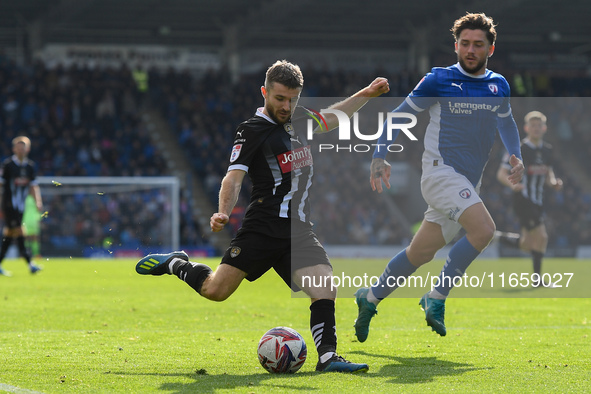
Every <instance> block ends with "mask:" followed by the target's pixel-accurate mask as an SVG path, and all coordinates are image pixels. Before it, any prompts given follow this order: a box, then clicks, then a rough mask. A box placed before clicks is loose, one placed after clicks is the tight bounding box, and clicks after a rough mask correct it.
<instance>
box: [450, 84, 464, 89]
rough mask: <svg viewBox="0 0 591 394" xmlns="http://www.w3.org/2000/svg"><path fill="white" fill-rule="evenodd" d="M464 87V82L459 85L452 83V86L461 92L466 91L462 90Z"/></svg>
mask: <svg viewBox="0 0 591 394" xmlns="http://www.w3.org/2000/svg"><path fill="white" fill-rule="evenodd" d="M462 85H463V82H462V83H460V84H457V83H455V82H452V83H451V86H455V87H456V88H459V89H460V90H461V91H463V90H464V89H462Z"/></svg>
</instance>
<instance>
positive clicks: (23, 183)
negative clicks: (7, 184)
mask: <svg viewBox="0 0 591 394" xmlns="http://www.w3.org/2000/svg"><path fill="white" fill-rule="evenodd" d="M29 182H30V181H29V178H25V177H23V176H21V177H19V178H14V185H15V186H20V187H23V186H27V185H28V184H29Z"/></svg>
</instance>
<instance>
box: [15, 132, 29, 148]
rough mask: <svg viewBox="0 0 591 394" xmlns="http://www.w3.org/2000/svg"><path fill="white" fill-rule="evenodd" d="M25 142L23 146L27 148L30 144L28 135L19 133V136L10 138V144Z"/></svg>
mask: <svg viewBox="0 0 591 394" xmlns="http://www.w3.org/2000/svg"><path fill="white" fill-rule="evenodd" d="M20 143H22V144H25V146H26V147H27V148H28V147H30V146H31V140H30V139H29V137H25V136H24V135H21V136H19V137H15V138H14V139H13V140H12V146H15V145H16V144H20Z"/></svg>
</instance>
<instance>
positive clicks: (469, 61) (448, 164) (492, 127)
mask: <svg viewBox="0 0 591 394" xmlns="http://www.w3.org/2000/svg"><path fill="white" fill-rule="evenodd" d="M451 31H452V33H453V35H454V38H455V52H456V54H457V58H458V62H457V63H456V64H454V65H453V66H449V67H445V68H443V67H441V68H440V67H436V68H433V69H432V70H431V72H430V73H428V74H427V75H426V76H425V77H424V78H423V79H422V80H421V81H420V82H419V83H418V84H417V86H416V87H415V88H414V90H413V91H412V92H411V93H410V94H409V95H408V96H407V98H406V99H405V101H404V102H403V103H402V104H401V105H400V106H399V107H398V108H396V109H395V110H394V112H403V113H412V114H416V113H418V112H421V111H424V110H428V111H429V115H430V122H429V125H428V126H427V129H426V133H425V138H424V145H425V150H424V153H423V158H422V170H423V171H422V176H421V192H422V195H423V198H424V199H425V201H426V202H427V204H428V209H427V211H426V212H425V216H424V219H423V222H422V223H421V226H420V228H419V230H418V232H417V233H416V234H415V236H414V238H413V239H412V241H411V243H410V245H409V246H408V247H407V248H406V249H405V250H403V251H401V252H400V253H399V254H397V255H396V256H394V257H393V258H392V260H391V261H390V262H389V263H388V265H387V266H386V268H385V270H384V272H383V273H382V275H381V276H380V278H379V280H378V281H377V282H376V283H374V284H373V285H372V287H371V288H362V289H359V290H358V291H357V292H356V293H355V297H356V302H357V306H358V317H357V320H356V321H355V334H356V336H357V339H358V340H359V341H360V342H364V341H365V340H366V339H367V336H368V334H369V323H370V321H371V319H372V318H373V316H374V315H376V314H377V305H378V304H379V303H380V301H382V300H383V299H384V298H386V297H387V296H388V295H390V294H391V293H392V292H393V291H394V290H396V288H397V286H396V283H397V280H396V279H398V278H406V277H408V276H410V275H411V274H412V273H413V272H414V271H415V270H416V269H417V268H418V267H420V266H421V265H423V264H426V263H428V262H429V261H431V260H432V259H433V258H434V256H435V253H436V252H437V251H438V250H439V249H441V248H443V247H444V246H445V245H447V244H448V243H449V242H450V241H452V239H453V238H454V237H455V235H456V234H457V233H458V232H459V230H460V228H464V230H465V231H466V235H465V236H464V237H462V238H461V239H460V240H459V241H458V242H456V243H455V245H454V246H453V247H452V248H451V250H450V252H449V256H448V257H447V260H446V262H445V265H444V267H443V269H442V271H441V273H440V275H439V280H438V281H437V283H436V284H435V286H434V288H433V289H432V290H431V291H429V292H427V293H426V294H425V295H424V296H423V297H422V298H421V300H420V305H421V307H422V308H423V310H424V311H425V318H426V321H427V325H429V326H431V328H432V330H433V331H435V332H437V333H438V334H439V335H441V336H444V335H446V328H445V324H444V313H445V300H446V298H447V296H448V294H449V292H450V290H451V289H452V288H453V286H454V283H455V281H456V280H457V279H456V278H460V277H461V276H463V275H464V273H465V271H466V268H467V267H468V266H469V265H470V263H472V261H474V259H475V258H476V257H477V256H478V255H479V254H480V253H481V252H482V251H483V250H484V249H485V248H486V247H487V246H488V244H489V243H490V241H491V240H492V239H493V238H494V234H495V224H494V222H493V220H492V218H491V216H490V214H489V212H488V210H487V209H486V207H485V206H484V204H483V203H482V200H481V199H480V197H479V196H478V191H479V187H480V180H481V177H482V172H483V170H484V166H485V165H486V162H487V160H488V156H489V153H490V150H491V148H492V145H493V143H494V139H495V135H496V133H497V129H498V131H499V134H500V136H501V140H502V141H503V144H504V145H505V148H506V149H507V151H508V152H509V155H510V159H509V164H510V166H511V169H510V170H509V174H508V181H509V182H511V183H512V184H516V183H518V182H519V181H520V180H521V177H522V175H523V171H524V167H523V163H522V159H521V152H520V146H519V145H520V141H519V132H518V129H517V125H516V124H515V120H514V119H513V116H512V113H511V105H510V101H509V96H510V90H509V84H508V83H507V81H506V80H505V78H504V77H503V76H502V75H500V74H497V73H495V72H493V71H491V70H488V69H487V68H486V66H487V62H488V58H489V57H490V56H492V54H493V52H494V50H495V40H496V30H495V25H494V22H493V20H492V18H490V17H488V16H486V15H485V14H482V13H479V14H473V13H468V14H466V15H464V16H463V17H461V18H459V19H458V20H456V21H455V22H454V25H453V27H452V29H451ZM396 135H397V133H394V134H393V135H392V140H391V141H393V140H394V139H395V138H396ZM391 141H388V138H387V134H386V133H384V134H383V135H382V137H381V138H380V141H379V144H378V145H377V146H376V150H375V151H374V154H373V160H372V163H371V177H370V183H371V187H372V189H373V190H374V191H376V190H377V192H378V193H381V192H382V182H383V183H384V184H385V185H386V187H388V188H389V187H390V184H389V178H390V172H391V167H390V164H388V162H387V161H386V160H385V157H386V151H385V150H383V149H382V150H380V149H379V147H380V146H385V145H380V144H388V143H390V142H391Z"/></svg>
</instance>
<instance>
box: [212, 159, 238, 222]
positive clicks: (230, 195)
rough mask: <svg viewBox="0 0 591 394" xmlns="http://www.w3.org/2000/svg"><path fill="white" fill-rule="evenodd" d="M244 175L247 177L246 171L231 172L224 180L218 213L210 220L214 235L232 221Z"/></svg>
mask: <svg viewBox="0 0 591 394" xmlns="http://www.w3.org/2000/svg"><path fill="white" fill-rule="evenodd" d="M244 175H246V172H245V171H242V170H231V171H228V172H227V173H226V176H225V177H224V179H223V180H222V187H221V188H220V201H219V206H218V212H216V213H214V214H213V215H212V216H211V218H210V219H209V226H210V227H211V231H213V232H214V233H217V232H218V231H221V230H222V229H223V228H224V226H225V225H226V224H227V223H228V221H229V220H230V213H232V210H233V209H234V206H235V205H236V201H238V196H239V194H240V188H241V187H242V181H243V180H244Z"/></svg>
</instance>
